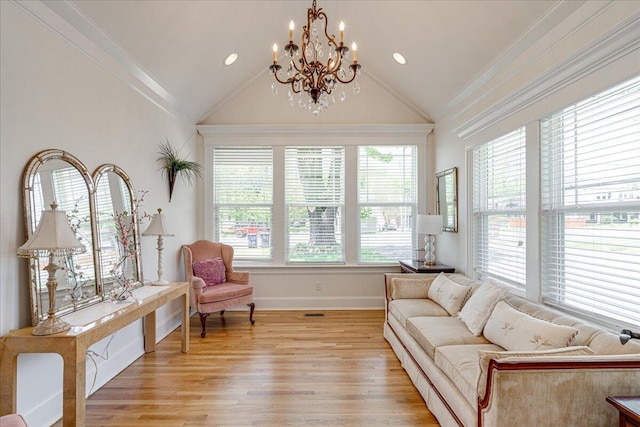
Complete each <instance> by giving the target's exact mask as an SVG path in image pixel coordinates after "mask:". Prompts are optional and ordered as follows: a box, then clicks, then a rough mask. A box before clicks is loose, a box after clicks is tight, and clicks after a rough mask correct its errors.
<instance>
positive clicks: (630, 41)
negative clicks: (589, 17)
mask: <svg viewBox="0 0 640 427" xmlns="http://www.w3.org/2000/svg"><path fill="white" fill-rule="evenodd" d="M638 48H640V12H638V13H635V14H633V15H632V16H630V17H629V18H627V19H626V20H625V21H624V22H622V23H620V24H619V25H617V26H616V27H614V28H612V29H611V30H610V31H608V32H607V33H606V34H603V35H602V36H600V37H598V38H597V39H594V40H593V41H592V42H590V43H589V44H587V45H586V46H584V47H583V48H582V49H579V50H578V51H576V52H575V53H574V54H573V55H571V56H569V57H567V58H566V59H565V60H564V61H562V62H560V63H558V64H556V65H555V66H553V67H551V68H549V69H548V70H547V71H546V72H544V73H542V74H540V75H539V76H538V77H536V78H534V79H532V80H531V81H529V82H528V83H527V84H526V85H524V86H522V87H521V88H520V89H519V90H516V91H514V92H513V93H511V94H510V95H509V96H507V97H504V98H502V99H501V100H500V101H499V102H497V103H495V104H494V105H493V106H492V107H491V108H489V109H487V110H485V111H483V112H482V113H481V114H479V115H476V116H475V117H473V118H471V119H469V120H467V121H466V122H465V123H463V124H462V125H460V126H459V127H457V128H456V129H454V131H453V132H454V133H455V134H457V135H458V137H460V138H462V139H467V138H470V137H472V136H474V135H476V134H478V133H480V132H482V131H484V130H485V129H487V128H489V127H491V126H493V125H495V124H497V123H498V122H500V121H502V120H504V119H505V118H507V117H509V116H512V115H513V114H515V113H517V112H519V111H521V110H523V109H525V108H527V107H529V106H531V105H532V104H534V103H535V102H538V101H539V100H541V99H544V98H546V97H549V96H550V95H552V94H554V93H555V92H558V91H560V90H561V89H563V88H565V87H567V86H570V85H571V84H573V83H575V82H577V81H579V80H580V79H582V78H584V77H585V76H587V75H589V74H591V73H593V72H595V71H597V70H599V69H601V68H603V67H605V66H607V65H609V64H611V63H613V62H615V61H616V60H618V59H620V58H622V57H624V56H626V55H628V54H630V53H631V52H633V51H635V50H637V49H638Z"/></svg>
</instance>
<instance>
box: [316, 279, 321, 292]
mask: <svg viewBox="0 0 640 427" xmlns="http://www.w3.org/2000/svg"><path fill="white" fill-rule="evenodd" d="M321 290H322V282H321V281H320V280H318V281H316V291H321Z"/></svg>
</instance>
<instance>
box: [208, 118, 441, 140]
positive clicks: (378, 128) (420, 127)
mask: <svg viewBox="0 0 640 427" xmlns="http://www.w3.org/2000/svg"><path fill="white" fill-rule="evenodd" d="M434 126H435V125H434V124H432V123H427V124H379V125H198V126H196V129H197V130H198V132H199V133H200V134H201V135H203V136H205V137H215V136H234V137H240V136H247V137H269V138H273V137H278V136H287V137H291V136H296V137H305V136H308V137H317V135H322V136H324V137H353V136H355V137H368V138H380V137H390V136H398V135H405V136H416V137H426V136H427V135H428V134H429V133H431V131H432V130H433V128H434ZM425 140H426V138H425ZM288 143H290V141H288Z"/></svg>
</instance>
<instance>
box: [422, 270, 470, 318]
mask: <svg viewBox="0 0 640 427" xmlns="http://www.w3.org/2000/svg"><path fill="white" fill-rule="evenodd" d="M469 292H471V286H465V285H460V284H459V283H456V282H454V281H453V280H451V279H449V278H448V277H447V276H445V275H444V273H440V274H439V275H438V277H436V278H435V279H434V280H433V282H432V283H431V286H430V287H429V293H428V295H429V298H430V299H432V300H433V301H435V302H437V303H438V304H440V306H442V308H444V309H445V310H447V313H449V314H450V315H452V316H455V315H456V314H457V313H458V312H459V311H460V308H462V305H463V304H464V302H465V301H466V300H467V296H468V295H469Z"/></svg>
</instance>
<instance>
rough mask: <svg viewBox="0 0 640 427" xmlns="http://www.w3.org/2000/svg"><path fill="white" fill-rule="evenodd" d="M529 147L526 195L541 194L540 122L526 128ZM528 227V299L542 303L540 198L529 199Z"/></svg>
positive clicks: (530, 124) (537, 121)
mask: <svg viewBox="0 0 640 427" xmlns="http://www.w3.org/2000/svg"><path fill="white" fill-rule="evenodd" d="M525 132H526V140H527V145H526V147H525V149H526V164H527V167H526V169H527V170H526V194H527V196H528V195H530V194H538V195H539V194H541V193H540V121H539V120H536V121H535V122H532V123H529V124H528V125H527V126H525ZM526 218H527V225H526V227H527V228H526V239H527V247H526V251H527V253H526V260H527V261H526V262H527V276H526V277H527V279H526V281H525V293H526V297H527V299H528V300H530V301H535V302H537V303H541V302H542V289H541V287H540V262H539V260H541V259H542V252H541V250H540V244H541V236H540V230H541V225H540V197H527V213H526Z"/></svg>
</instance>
